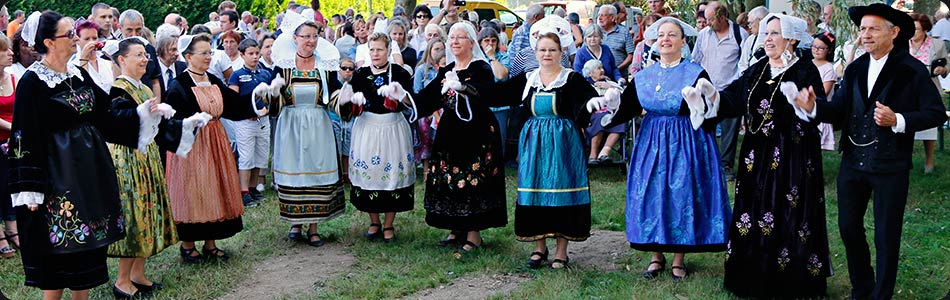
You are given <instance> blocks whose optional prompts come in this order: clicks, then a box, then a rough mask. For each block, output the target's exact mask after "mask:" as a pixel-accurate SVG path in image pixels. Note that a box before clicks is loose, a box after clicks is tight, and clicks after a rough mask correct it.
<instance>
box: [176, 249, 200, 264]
mask: <svg viewBox="0 0 950 300" xmlns="http://www.w3.org/2000/svg"><path fill="white" fill-rule="evenodd" d="M178 251H179V252H181V260H182V261H184V262H185V263H186V264H200V263H203V262H204V261H205V259H204V258H203V257H201V255H192V254H193V253H198V249H195V248H191V249H185V247H184V246H182V247H180V248H179V249H178Z"/></svg>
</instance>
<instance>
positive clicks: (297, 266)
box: [220, 243, 356, 300]
mask: <svg viewBox="0 0 950 300" xmlns="http://www.w3.org/2000/svg"><path fill="white" fill-rule="evenodd" d="M289 250H290V251H289V252H288V253H287V254H286V255H282V256H277V257H272V258H270V259H267V260H264V261H262V262H259V263H257V264H255V265H254V266H253V267H252V268H251V270H248V274H247V277H245V279H244V280H243V281H242V282H241V283H239V284H237V285H236V286H237V288H236V289H234V290H232V291H231V292H230V293H228V294H227V295H224V296H222V297H221V298H220V299H222V300H224V299H241V300H256V299H276V298H279V297H281V296H299V295H302V294H308V293H309V292H310V291H312V290H313V286H314V284H316V283H318V282H321V281H324V280H327V279H330V278H333V277H334V276H337V275H339V274H341V273H343V272H346V271H349V270H351V269H352V266H353V263H355V262H356V258H354V257H353V256H352V255H350V254H349V253H348V252H346V250H345V249H344V247H343V245H340V244H339V243H328V244H327V245H325V246H323V247H319V248H314V247H309V246H306V245H296V246H294V247H293V248H290V249H289Z"/></svg>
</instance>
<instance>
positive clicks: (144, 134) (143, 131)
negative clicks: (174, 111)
mask: <svg viewBox="0 0 950 300" xmlns="http://www.w3.org/2000/svg"><path fill="white" fill-rule="evenodd" d="M135 112H136V113H137V114H138V115H139V139H138V141H139V142H138V147H137V148H138V149H139V152H142V153H145V151H146V150H147V149H148V148H147V147H148V144H151V143H152V141H153V140H154V139H155V136H156V135H158V123H159V122H161V121H162V117H161V115H160V114H155V115H152V114H151V113H150V112H149V107H148V103H142V104H139V106H138V107H136V108H135Z"/></svg>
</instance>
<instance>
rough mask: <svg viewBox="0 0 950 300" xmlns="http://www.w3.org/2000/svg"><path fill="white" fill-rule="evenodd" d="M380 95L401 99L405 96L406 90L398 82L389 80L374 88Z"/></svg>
mask: <svg viewBox="0 0 950 300" xmlns="http://www.w3.org/2000/svg"><path fill="white" fill-rule="evenodd" d="M376 93H378V94H379V95H380V96H383V97H388V98H390V99H393V100H396V101H402V99H405V98H406V90H405V89H403V88H402V85H401V84H399V82H395V81H393V82H390V83H389V84H387V85H384V86H381V87H379V89H377V90H376Z"/></svg>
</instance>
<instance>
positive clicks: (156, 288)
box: [132, 281, 165, 295]
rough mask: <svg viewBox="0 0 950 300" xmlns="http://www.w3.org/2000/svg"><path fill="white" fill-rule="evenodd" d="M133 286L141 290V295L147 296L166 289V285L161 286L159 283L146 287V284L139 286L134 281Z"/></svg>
mask: <svg viewBox="0 0 950 300" xmlns="http://www.w3.org/2000/svg"><path fill="white" fill-rule="evenodd" d="M132 285H134V286H135V288H137V289H139V292H140V293H143V294H147V295H150V294H152V293H155V292H157V291H160V290H162V289H164V288H165V285H164V284H161V283H158V282H152V285H144V284H138V283H136V282H135V281H133V282H132Z"/></svg>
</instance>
